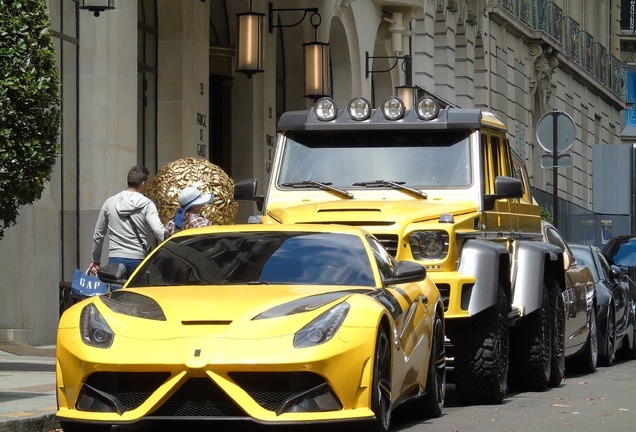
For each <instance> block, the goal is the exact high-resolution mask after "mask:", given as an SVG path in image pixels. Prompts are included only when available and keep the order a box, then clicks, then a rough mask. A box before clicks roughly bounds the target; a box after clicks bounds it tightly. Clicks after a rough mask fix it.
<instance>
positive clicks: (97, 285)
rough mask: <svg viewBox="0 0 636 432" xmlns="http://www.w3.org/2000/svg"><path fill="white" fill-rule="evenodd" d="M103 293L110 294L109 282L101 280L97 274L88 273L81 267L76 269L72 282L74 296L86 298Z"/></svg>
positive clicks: (72, 294)
mask: <svg viewBox="0 0 636 432" xmlns="http://www.w3.org/2000/svg"><path fill="white" fill-rule="evenodd" d="M102 294H108V285H107V284H105V283H104V282H102V281H101V280H99V278H98V277H97V276H91V275H87V274H85V273H83V272H82V271H81V270H80V269H75V274H74V275H73V283H72V284H71V296H72V297H79V298H86V297H91V296H95V295H102Z"/></svg>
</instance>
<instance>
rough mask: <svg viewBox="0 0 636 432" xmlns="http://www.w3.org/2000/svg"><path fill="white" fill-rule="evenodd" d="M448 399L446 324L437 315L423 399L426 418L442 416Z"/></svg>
mask: <svg viewBox="0 0 636 432" xmlns="http://www.w3.org/2000/svg"><path fill="white" fill-rule="evenodd" d="M445 398H446V347H445V346H444V323H443V322H442V317H441V315H440V314H439V313H435V320H434V322H433V341H432V342H431V356H430V358H429V360H428V377H427V378H426V394H425V395H424V396H423V398H422V404H421V407H422V414H423V417H424V418H437V417H439V416H441V415H442V408H443V407H444V399H445Z"/></svg>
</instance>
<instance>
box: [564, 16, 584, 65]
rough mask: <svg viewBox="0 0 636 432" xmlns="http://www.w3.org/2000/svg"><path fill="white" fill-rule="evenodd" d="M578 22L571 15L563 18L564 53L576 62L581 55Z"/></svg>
mask: <svg viewBox="0 0 636 432" xmlns="http://www.w3.org/2000/svg"><path fill="white" fill-rule="evenodd" d="M579 36H580V33H579V23H578V22H576V21H574V20H573V19H572V18H571V17H566V18H565V55H567V56H568V57H570V58H571V59H572V61H574V62H576V63H578V62H579V59H580V58H581V56H580V55H579V53H580V52H581V43H580V42H579Z"/></svg>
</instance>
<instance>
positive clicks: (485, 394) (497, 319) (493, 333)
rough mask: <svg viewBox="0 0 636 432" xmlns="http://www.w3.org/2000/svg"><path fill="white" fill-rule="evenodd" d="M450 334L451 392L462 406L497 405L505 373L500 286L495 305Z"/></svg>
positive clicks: (504, 322)
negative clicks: (453, 378)
mask: <svg viewBox="0 0 636 432" xmlns="http://www.w3.org/2000/svg"><path fill="white" fill-rule="evenodd" d="M456 330H457V331H455V332H453V335H452V337H453V339H454V340H453V341H452V342H453V345H454V347H455V388H456V390H457V396H458V397H459V400H460V402H461V403H462V404H463V405H475V404H500V403H501V402H502V401H503V398H504V396H505V395H506V375H507V373H508V303H507V301H506V296H505V293H504V291H503V288H502V287H501V285H500V286H499V290H498V294H497V304H496V305H494V306H492V307H490V308H488V309H486V310H484V311H482V312H479V313H478V314H476V315H475V316H473V317H472V318H469V319H468V320H467V322H466V323H464V324H463V325H461V326H460V328H457V329H456Z"/></svg>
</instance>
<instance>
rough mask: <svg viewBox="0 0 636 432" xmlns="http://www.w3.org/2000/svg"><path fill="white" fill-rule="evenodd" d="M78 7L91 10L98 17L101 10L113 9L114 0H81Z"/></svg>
mask: <svg viewBox="0 0 636 432" xmlns="http://www.w3.org/2000/svg"><path fill="white" fill-rule="evenodd" d="M79 8H80V9H84V10H87V11H90V12H93V15H95V16H96V17H98V16H99V14H100V13H101V12H104V11H107V10H112V9H115V0H82V1H81V6H80V7H79Z"/></svg>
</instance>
